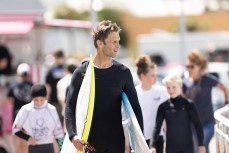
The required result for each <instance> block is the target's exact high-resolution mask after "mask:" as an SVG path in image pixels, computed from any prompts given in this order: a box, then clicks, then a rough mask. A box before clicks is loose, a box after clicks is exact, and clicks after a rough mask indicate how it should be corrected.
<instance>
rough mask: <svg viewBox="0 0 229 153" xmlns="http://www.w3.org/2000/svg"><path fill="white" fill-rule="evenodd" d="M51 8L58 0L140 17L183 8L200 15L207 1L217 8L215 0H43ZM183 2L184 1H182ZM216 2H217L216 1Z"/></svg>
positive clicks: (172, 11) (76, 5) (162, 14)
mask: <svg viewBox="0 0 229 153" xmlns="http://www.w3.org/2000/svg"><path fill="white" fill-rule="evenodd" d="M41 1H42V2H43V3H44V4H45V5H47V6H49V7H50V8H51V7H53V6H55V5H57V4H58V2H66V3H67V4H68V5H69V6H71V7H73V8H75V9H77V10H85V9H89V8H90V3H91V1H93V4H94V5H93V6H94V8H95V9H96V10H101V9H102V8H103V7H104V6H110V7H112V8H119V9H123V10H127V11H129V12H130V13H132V14H134V15H136V16H139V17H153V16H167V15H174V16H177V15H179V14H180V12H181V10H182V11H183V12H184V13H185V14H186V15H200V14H202V13H203V12H204V11H205V6H206V3H208V6H210V7H211V8H212V9H217V5H216V1H215V0H208V1H206V0H41ZM181 2H182V3H181ZM214 2H215V3H214Z"/></svg>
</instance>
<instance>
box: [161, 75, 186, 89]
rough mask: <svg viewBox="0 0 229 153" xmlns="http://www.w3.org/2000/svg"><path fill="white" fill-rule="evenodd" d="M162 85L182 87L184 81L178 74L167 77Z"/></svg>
mask: <svg viewBox="0 0 229 153" xmlns="http://www.w3.org/2000/svg"><path fill="white" fill-rule="evenodd" d="M162 83H163V84H164V85H166V84H167V83H177V84H178V85H179V86H182V84H183V83H182V79H181V77H180V76H178V75H176V74H170V75H167V76H166V77H165V78H164V79H163V80H162Z"/></svg>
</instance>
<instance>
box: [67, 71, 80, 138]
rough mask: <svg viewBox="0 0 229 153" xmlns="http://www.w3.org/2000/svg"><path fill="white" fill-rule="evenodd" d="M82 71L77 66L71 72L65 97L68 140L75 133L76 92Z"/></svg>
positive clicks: (77, 91)
mask: <svg viewBox="0 0 229 153" xmlns="http://www.w3.org/2000/svg"><path fill="white" fill-rule="evenodd" d="M82 71H83V70H82V67H79V68H78V69H77V70H76V71H75V72H74V73H73V75H72V79H71V83H70V86H69V91H68V94H67V98H66V107H65V123H66V128H67V131H68V135H69V139H70V141H71V140H72V138H73V137H74V136H75V135H77V131H76V117H75V110H76V103H77V97H78V93H79V90H80V86H81V83H82V80H83V76H82Z"/></svg>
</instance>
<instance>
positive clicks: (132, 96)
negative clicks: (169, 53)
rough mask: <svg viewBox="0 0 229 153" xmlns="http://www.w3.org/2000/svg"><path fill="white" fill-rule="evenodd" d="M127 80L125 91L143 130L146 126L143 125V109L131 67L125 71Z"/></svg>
mask: <svg viewBox="0 0 229 153" xmlns="http://www.w3.org/2000/svg"><path fill="white" fill-rule="evenodd" d="M124 77H125V80H126V84H125V86H124V89H123V90H124V91H125V93H126V95H127V97H128V99H129V101H130V104H131V106H132V108H133V111H134V113H135V115H136V117H137V120H138V123H139V125H140V127H141V130H142V131H143V129H144V127H143V117H142V110H141V107H140V104H139V101H138V96H137V92H136V89H135V86H134V82H133V77H132V75H131V72H130V70H129V69H127V70H126V71H125V76H124Z"/></svg>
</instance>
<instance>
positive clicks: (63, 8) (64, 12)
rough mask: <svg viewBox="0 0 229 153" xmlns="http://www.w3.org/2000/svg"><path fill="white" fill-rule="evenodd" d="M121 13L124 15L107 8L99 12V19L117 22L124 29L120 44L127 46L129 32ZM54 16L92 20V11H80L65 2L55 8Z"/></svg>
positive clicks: (57, 17)
mask: <svg viewBox="0 0 229 153" xmlns="http://www.w3.org/2000/svg"><path fill="white" fill-rule="evenodd" d="M121 15H123V12H122V11H119V10H114V9H111V8H105V9H103V10H101V11H99V12H98V21H101V20H111V21H112V22H116V23H117V24H118V25H119V26H120V27H121V29H122V31H121V33H120V37H121V40H120V44H121V45H122V46H126V45H127V41H128V40H127V33H126V30H125V28H124V26H123V24H122V20H121ZM53 16H54V18H56V19H71V20H90V13H89V12H88V11H85V12H82V13H80V12H78V11H77V10H75V9H73V8H71V7H69V6H68V5H66V4H64V3H62V4H60V5H59V6H58V7H56V8H55V10H54V15H53Z"/></svg>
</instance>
